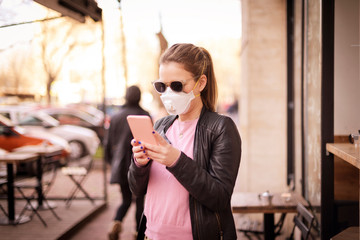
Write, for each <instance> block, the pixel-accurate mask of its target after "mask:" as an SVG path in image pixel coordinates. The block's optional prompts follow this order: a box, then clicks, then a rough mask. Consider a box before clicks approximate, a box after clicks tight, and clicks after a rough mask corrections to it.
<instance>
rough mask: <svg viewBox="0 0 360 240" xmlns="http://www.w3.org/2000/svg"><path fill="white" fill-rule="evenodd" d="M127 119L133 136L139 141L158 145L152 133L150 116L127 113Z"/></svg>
mask: <svg viewBox="0 0 360 240" xmlns="http://www.w3.org/2000/svg"><path fill="white" fill-rule="evenodd" d="M127 121H128V123H129V126H130V130H131V132H132V134H133V136H134V138H135V139H136V140H138V141H140V142H146V143H150V144H154V145H158V144H157V141H156V139H155V136H154V134H153V131H154V128H153V123H152V121H151V118H150V117H149V116H146V115H129V116H127Z"/></svg>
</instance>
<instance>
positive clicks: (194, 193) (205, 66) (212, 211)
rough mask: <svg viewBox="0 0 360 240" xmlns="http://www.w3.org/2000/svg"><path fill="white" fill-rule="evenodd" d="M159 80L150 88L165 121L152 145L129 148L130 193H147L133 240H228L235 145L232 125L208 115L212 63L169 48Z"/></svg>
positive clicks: (201, 52)
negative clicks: (160, 101)
mask: <svg viewBox="0 0 360 240" xmlns="http://www.w3.org/2000/svg"><path fill="white" fill-rule="evenodd" d="M159 76H160V78H159V79H158V80H156V81H155V82H154V83H153V85H154V88H155V90H156V91H157V92H158V93H159V94H160V98H161V100H162V102H163V104H164V106H165V108H166V110H167V111H168V113H169V114H170V116H166V117H164V118H162V119H160V120H158V121H157V122H156V123H155V126H154V129H155V131H154V132H153V134H154V136H155V138H156V140H157V143H158V144H157V145H153V144H149V143H145V142H139V139H134V140H132V142H131V144H132V145H133V153H134V155H133V160H132V161H131V165H130V169H129V175H128V178H129V183H130V188H131V190H132V191H133V193H134V194H135V195H139V196H141V195H143V194H145V193H146V199H145V207H144V218H143V219H144V223H145V220H146V223H145V224H143V221H142V222H141V224H140V225H141V229H142V228H143V226H146V227H145V228H144V230H145V233H144V231H143V230H141V229H139V233H138V240H140V239H144V237H145V239H151V240H169V239H171V240H192V239H195V240H218V239H224V240H234V239H236V229H235V223H234V218H233V215H232V211H231V205H230V200H231V196H232V193H233V189H234V185H235V181H236V177H237V174H238V169H239V165H240V158H241V138H240V135H239V132H238V129H237V127H236V125H235V123H234V121H233V120H232V119H231V118H230V117H227V116H223V115H220V114H218V113H216V112H215V107H216V97H217V86H216V79H215V75H214V67H213V63H212V60H211V56H210V54H209V52H208V51H207V50H206V49H204V48H202V47H197V46H194V45H192V44H175V45H173V46H172V47H170V48H169V49H168V50H167V51H165V53H164V54H163V55H162V57H161V59H160V67H159ZM144 235H145V236H144Z"/></svg>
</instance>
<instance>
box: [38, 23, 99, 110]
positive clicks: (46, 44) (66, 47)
mask: <svg viewBox="0 0 360 240" xmlns="http://www.w3.org/2000/svg"><path fill="white" fill-rule="evenodd" d="M41 25H42V27H41V29H42V30H41V33H40V35H39V36H40V38H41V41H40V48H41V59H42V65H43V69H44V71H45V73H46V100H47V103H48V104H50V103H51V88H52V85H53V84H54V82H55V81H56V80H57V78H58V76H59V74H60V72H61V70H62V68H63V65H64V63H65V61H66V60H67V58H68V56H69V54H70V53H71V52H72V51H73V50H74V49H75V48H76V47H80V46H81V47H86V46H89V45H92V44H93V42H92V41H88V40H84V39H81V37H80V34H81V27H82V26H83V25H82V24H81V23H77V22H75V21H74V20H71V19H68V18H64V19H57V20H54V21H51V22H49V21H48V22H42V23H41Z"/></svg>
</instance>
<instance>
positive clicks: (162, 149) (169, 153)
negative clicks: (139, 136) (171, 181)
mask: <svg viewBox="0 0 360 240" xmlns="http://www.w3.org/2000/svg"><path fill="white" fill-rule="evenodd" d="M154 136H155V138H156V141H157V142H158V144H159V145H152V144H148V143H144V147H145V152H146V154H147V156H148V157H149V158H150V159H152V160H154V161H156V162H158V163H161V164H163V165H165V166H167V167H170V166H171V165H173V164H174V163H175V162H176V161H177V160H178V158H179V157H180V154H181V151H180V150H179V149H177V148H174V147H173V146H172V145H171V144H169V143H167V142H166V140H165V139H164V138H163V137H162V136H161V135H160V134H158V133H157V132H156V131H154Z"/></svg>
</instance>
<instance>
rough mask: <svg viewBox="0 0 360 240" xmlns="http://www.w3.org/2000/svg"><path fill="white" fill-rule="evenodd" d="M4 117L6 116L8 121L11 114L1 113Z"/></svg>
mask: <svg viewBox="0 0 360 240" xmlns="http://www.w3.org/2000/svg"><path fill="white" fill-rule="evenodd" d="M0 114H1V115H2V116H4V117H6V118H8V119H11V118H10V113H8V112H2V113H0Z"/></svg>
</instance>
